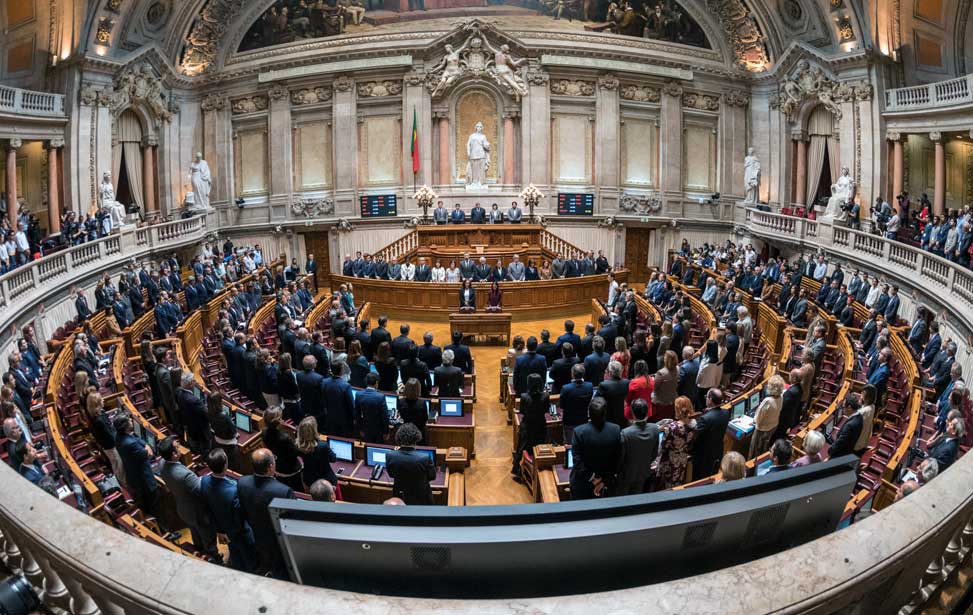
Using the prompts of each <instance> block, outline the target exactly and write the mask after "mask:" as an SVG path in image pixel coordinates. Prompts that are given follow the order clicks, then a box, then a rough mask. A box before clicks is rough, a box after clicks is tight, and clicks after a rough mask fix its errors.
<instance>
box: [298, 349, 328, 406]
mask: <svg viewBox="0 0 973 615" xmlns="http://www.w3.org/2000/svg"><path fill="white" fill-rule="evenodd" d="M301 367H302V368H303V369H302V370H301V371H300V372H298V374H297V388H298V389H299V390H300V391H301V415H302V416H301V417H300V419H303V418H304V417H305V416H322V415H326V414H327V410H326V408H327V406H326V405H325V404H324V403H322V391H321V382H322V381H323V380H324V377H322V376H321V374H319V373H318V372H317V367H318V360H317V359H316V358H314V355H310V354H309V355H306V356H305V357H304V359H303V360H302V361H301ZM295 418H298V417H295ZM298 420H299V419H298Z"/></svg>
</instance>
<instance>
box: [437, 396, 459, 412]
mask: <svg viewBox="0 0 973 615" xmlns="http://www.w3.org/2000/svg"><path fill="white" fill-rule="evenodd" d="M439 414H440V415H441V416H463V400H462V399H440V400H439Z"/></svg>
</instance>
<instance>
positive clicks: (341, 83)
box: [334, 75, 355, 92]
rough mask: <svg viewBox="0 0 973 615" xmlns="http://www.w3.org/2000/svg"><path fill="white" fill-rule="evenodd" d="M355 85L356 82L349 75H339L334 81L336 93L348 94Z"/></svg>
mask: <svg viewBox="0 0 973 615" xmlns="http://www.w3.org/2000/svg"><path fill="white" fill-rule="evenodd" d="M354 85H355V82H354V81H353V80H352V79H351V78H350V77H349V76H348V75H339V76H338V78H337V79H335V80H334V90H335V92H347V91H349V90H351V88H352V87H353V86H354Z"/></svg>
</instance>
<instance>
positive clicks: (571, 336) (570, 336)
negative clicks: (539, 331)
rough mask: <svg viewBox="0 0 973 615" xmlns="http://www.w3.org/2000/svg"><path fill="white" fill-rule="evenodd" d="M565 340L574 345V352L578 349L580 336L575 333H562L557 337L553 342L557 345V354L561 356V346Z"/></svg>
mask: <svg viewBox="0 0 973 615" xmlns="http://www.w3.org/2000/svg"><path fill="white" fill-rule="evenodd" d="M565 342H570V343H571V346H572V347H574V352H575V354H577V353H578V352H579V351H580V348H579V347H580V346H581V336H579V335H578V334H577V333H562V334H561V336H560V337H558V338H557V341H556V342H554V343H555V344H556V345H557V352H558V354H557V356H561V346H562V345H564V343H565Z"/></svg>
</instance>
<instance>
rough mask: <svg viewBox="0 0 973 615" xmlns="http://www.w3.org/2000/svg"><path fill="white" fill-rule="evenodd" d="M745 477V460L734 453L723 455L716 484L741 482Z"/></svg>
mask: <svg viewBox="0 0 973 615" xmlns="http://www.w3.org/2000/svg"><path fill="white" fill-rule="evenodd" d="M746 475H747V460H746V459H744V458H743V455H741V454H740V453H738V452H736V451H730V452H729V453H727V454H726V455H723V461H721V462H720V474H719V476H717V477H716V482H718V483H728V482H730V481H731V480H741V479H742V478H743V477H745V476H746Z"/></svg>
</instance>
